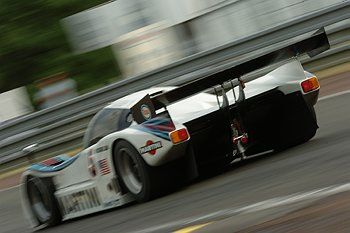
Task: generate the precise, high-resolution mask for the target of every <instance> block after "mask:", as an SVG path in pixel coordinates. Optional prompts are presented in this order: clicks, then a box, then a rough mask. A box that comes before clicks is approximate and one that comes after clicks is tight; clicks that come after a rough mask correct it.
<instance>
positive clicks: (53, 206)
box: [27, 177, 62, 226]
mask: <svg viewBox="0 0 350 233" xmlns="http://www.w3.org/2000/svg"><path fill="white" fill-rule="evenodd" d="M32 185H33V186H35V187H34V188H36V189H37V190H38V191H39V192H40V193H41V196H42V198H46V202H47V203H48V205H45V204H44V203H43V205H44V206H45V208H46V209H47V211H48V212H49V214H50V216H49V217H48V218H47V219H42V218H41V217H40V216H38V214H37V211H36V210H35V209H34V207H33V203H32V200H31V195H33V194H31V193H30V191H29V190H30V186H32ZM27 195H28V201H29V205H30V208H31V211H32V213H33V215H34V216H35V218H36V219H37V220H38V222H39V223H40V224H47V225H48V226H54V225H57V224H58V223H59V222H60V221H61V219H62V217H61V213H60V211H59V208H58V203H57V200H56V198H55V196H54V188H53V184H52V181H51V180H47V179H42V178H38V177H32V178H29V179H28V181H27ZM41 201H43V200H41Z"/></svg>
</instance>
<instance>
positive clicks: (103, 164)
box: [97, 159, 111, 176]
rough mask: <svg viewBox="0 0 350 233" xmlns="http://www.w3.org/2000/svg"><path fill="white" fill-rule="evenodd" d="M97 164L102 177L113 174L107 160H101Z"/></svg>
mask: <svg viewBox="0 0 350 233" xmlns="http://www.w3.org/2000/svg"><path fill="white" fill-rule="evenodd" d="M97 163H98V168H99V170H100V173H101V175H102V176H104V175H107V174H109V173H111V169H110V168H109V166H108V161H107V159H101V160H99V161H98V162H97Z"/></svg>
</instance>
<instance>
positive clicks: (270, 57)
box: [132, 28, 330, 123]
mask: <svg viewBox="0 0 350 233" xmlns="http://www.w3.org/2000/svg"><path fill="white" fill-rule="evenodd" d="M329 47H330V45H329V41H328V37H327V34H326V33H325V30H324V28H321V29H319V30H318V31H317V32H316V33H314V34H313V35H312V36H310V37H309V38H307V39H304V40H301V41H299V42H296V43H294V44H291V45H289V46H287V47H284V48H281V49H278V50H275V51H273V52H270V53H267V54H264V55H262V56H259V57H257V58H254V59H252V60H249V61H247V62H243V63H241V64H239V65H236V66H233V67H231V68H229V69H226V70H223V71H220V72H218V73H214V74H211V75H208V76H206V77H203V78H199V79H196V80H194V81H191V82H189V83H186V84H184V85H182V86H179V87H178V88H175V89H173V90H170V91H167V92H164V93H161V94H158V95H155V96H152V97H150V96H145V97H144V98H143V99H142V100H141V101H139V102H138V103H137V104H136V105H135V106H134V107H133V108H132V112H133V115H134V119H135V120H136V121H137V122H138V123H140V122H139V121H141V119H139V121H138V119H136V118H138V117H135V115H139V116H140V106H141V105H142V102H144V101H146V102H147V104H146V105H147V106H148V105H150V106H149V107H150V111H151V114H150V116H152V118H153V116H155V111H156V110H158V109H161V108H163V107H166V106H167V105H169V104H171V103H174V102H177V101H179V100H181V99H185V98H187V97H189V96H191V95H194V94H197V93H199V92H202V91H204V90H206V89H208V88H211V87H214V86H216V85H221V84H223V83H224V82H226V81H229V80H233V79H238V78H240V77H241V76H242V75H245V74H248V73H250V72H252V71H255V70H258V69H261V68H264V67H266V66H268V65H271V64H274V63H278V62H281V61H283V60H287V59H289V58H292V57H296V56H299V55H302V54H305V53H306V54H308V55H309V56H310V57H314V56H316V55H318V54H320V53H322V52H324V51H326V50H328V49H329ZM143 118H144V117H143ZM146 120H147V119H146ZM143 121H145V119H144V120H143Z"/></svg>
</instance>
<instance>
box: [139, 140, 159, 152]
mask: <svg viewBox="0 0 350 233" xmlns="http://www.w3.org/2000/svg"><path fill="white" fill-rule="evenodd" d="M162 147H163V146H162V142H161V141H158V142H153V141H151V140H148V141H147V142H146V145H145V146H144V147H141V148H140V153H141V154H146V153H149V154H151V155H155V154H156V152H157V149H159V148H162Z"/></svg>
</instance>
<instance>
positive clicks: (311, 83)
mask: <svg viewBox="0 0 350 233" xmlns="http://www.w3.org/2000/svg"><path fill="white" fill-rule="evenodd" d="M300 85H301V87H302V88H303V91H304V92H305V93H308V92H310V91H313V90H316V89H318V88H319V87H320V84H319V82H318V80H317V78H316V77H312V78H309V79H307V80H305V81H302V82H301V83H300Z"/></svg>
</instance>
